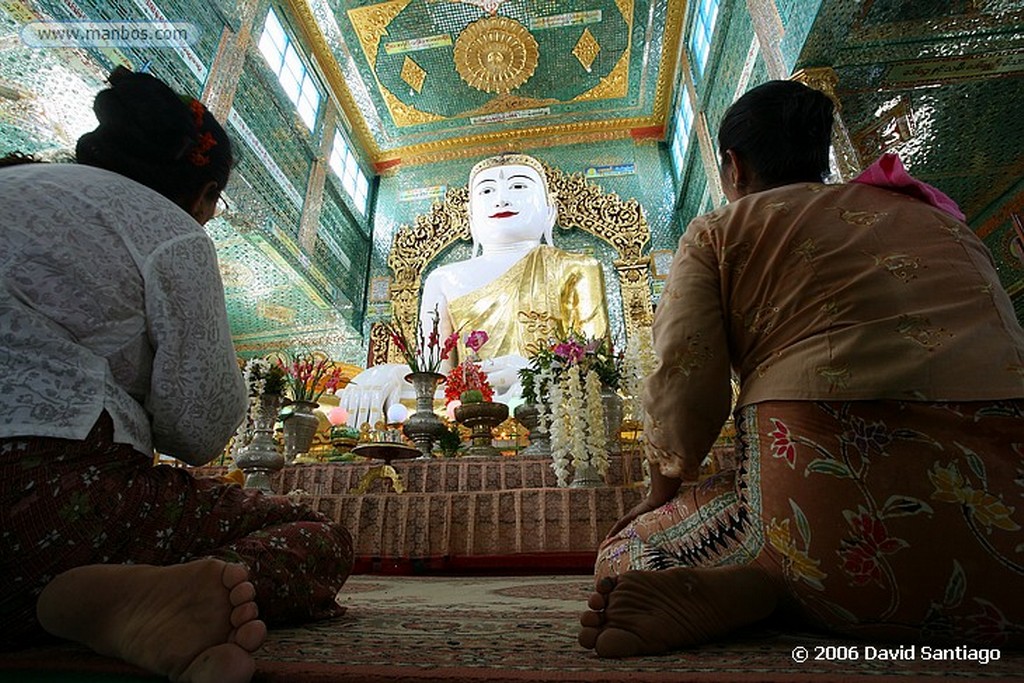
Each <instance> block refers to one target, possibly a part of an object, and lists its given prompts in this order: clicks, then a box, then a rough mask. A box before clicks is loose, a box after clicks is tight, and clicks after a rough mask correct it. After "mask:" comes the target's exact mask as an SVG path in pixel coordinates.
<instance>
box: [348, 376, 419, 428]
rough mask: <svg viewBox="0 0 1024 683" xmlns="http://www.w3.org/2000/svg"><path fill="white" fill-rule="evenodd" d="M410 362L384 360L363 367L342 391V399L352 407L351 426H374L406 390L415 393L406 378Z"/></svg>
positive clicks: (349, 409)
mask: <svg viewBox="0 0 1024 683" xmlns="http://www.w3.org/2000/svg"><path fill="white" fill-rule="evenodd" d="M408 374H409V366H408V365H405V364H399V363H382V364H381V365H374V366H373V367H371V368H367V369H366V370H363V371H362V372H360V373H359V374H358V375H356V376H355V377H353V378H352V381H351V382H350V383H349V384H348V386H346V387H345V388H344V389H343V390H341V391H340V392H339V393H338V402H339V405H341V407H343V408H344V409H345V410H347V411H348V426H349V427H352V428H354V429H359V428H360V427H362V425H363V424H369V425H370V427H371V428H372V427H373V425H375V424H376V423H377V422H379V421H381V420H383V419H384V416H385V415H387V410H388V407H389V406H391V405H392V404H394V403H398V402H399V400H400V399H401V398H402V394H403V393H408V394H409V395H410V396H412V386H411V385H410V384H409V383H408V382H406V381H405V376H406V375H408Z"/></svg>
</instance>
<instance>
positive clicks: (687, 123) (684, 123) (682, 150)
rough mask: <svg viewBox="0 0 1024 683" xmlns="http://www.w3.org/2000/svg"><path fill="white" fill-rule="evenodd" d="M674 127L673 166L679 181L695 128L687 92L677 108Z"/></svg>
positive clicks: (683, 93)
mask: <svg viewBox="0 0 1024 683" xmlns="http://www.w3.org/2000/svg"><path fill="white" fill-rule="evenodd" d="M672 127H673V132H672V166H673V167H674V168H675V170H676V178H677V179H678V178H681V177H682V175H683V162H684V161H685V158H686V148H687V146H688V145H689V143H690V129H692V128H693V107H692V106H691V105H690V98H689V96H688V94H687V92H686V91H685V90H684V91H683V92H682V94H681V96H680V98H679V106H678V107H677V108H676V116H675V120H674V121H673V123H672Z"/></svg>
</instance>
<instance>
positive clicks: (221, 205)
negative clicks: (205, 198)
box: [213, 195, 229, 218]
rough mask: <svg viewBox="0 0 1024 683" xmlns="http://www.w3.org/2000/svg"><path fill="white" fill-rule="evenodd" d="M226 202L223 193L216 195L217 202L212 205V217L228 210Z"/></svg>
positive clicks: (216, 216)
mask: <svg viewBox="0 0 1024 683" xmlns="http://www.w3.org/2000/svg"><path fill="white" fill-rule="evenodd" d="M228 208H229V207H228V202H227V200H226V199H224V197H223V195H217V203H216V204H215V205H214V207H213V217H214V218H218V217H220V216H222V215H223V214H225V213H226V212H227V210H228Z"/></svg>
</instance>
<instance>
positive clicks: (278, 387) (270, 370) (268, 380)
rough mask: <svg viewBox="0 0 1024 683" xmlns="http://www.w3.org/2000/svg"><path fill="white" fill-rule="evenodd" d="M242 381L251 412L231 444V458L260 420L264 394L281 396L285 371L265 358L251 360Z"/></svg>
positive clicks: (247, 363) (243, 373) (239, 427)
mask: <svg viewBox="0 0 1024 683" xmlns="http://www.w3.org/2000/svg"><path fill="white" fill-rule="evenodd" d="M242 379H243V381H244V382H245V386H246V388H247V389H248V391H249V412H248V413H247V414H246V416H245V419H244V420H242V421H241V422H240V423H239V425H238V429H236V430H235V436H234V437H233V440H232V442H231V457H232V459H234V457H235V456H236V455H237V454H238V451H239V450H241V448H242V446H243V444H244V443H245V441H246V440H247V437H248V435H249V432H250V431H251V430H252V429H253V427H254V426H255V425H256V422H257V420H258V418H259V412H260V407H261V406H260V404H261V403H262V401H261V399H262V398H263V395H264V394H280V393H281V392H282V390H283V389H284V371H283V370H282V369H281V368H280V366H278V365H276V364H275V363H271V362H270V361H269V360H266V359H265V358H250V359H249V360H247V361H246V362H245V366H244V367H243V369H242Z"/></svg>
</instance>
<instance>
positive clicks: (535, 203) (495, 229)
mask: <svg viewBox="0 0 1024 683" xmlns="http://www.w3.org/2000/svg"><path fill="white" fill-rule="evenodd" d="M554 217H555V209H554V207H552V206H550V205H549V204H548V202H547V188H546V187H545V185H544V180H543V179H542V178H541V177H540V175H539V174H538V173H537V171H536V170H534V169H533V168H530V167H529V166H520V165H511V166H495V167H493V168H488V169H485V170H483V171H480V172H479V173H477V174H476V175H475V176H474V177H473V180H472V183H471V184H470V188H469V218H470V227H471V229H472V231H473V235H474V237H475V238H476V240H477V241H478V242H479V243H481V244H510V243H513V242H523V241H527V240H536V241H538V242H539V241H540V238H541V236H542V235H543V234H544V232H545V230H546V229H547V228H549V227H550V226H551V225H553V224H554Z"/></svg>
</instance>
